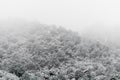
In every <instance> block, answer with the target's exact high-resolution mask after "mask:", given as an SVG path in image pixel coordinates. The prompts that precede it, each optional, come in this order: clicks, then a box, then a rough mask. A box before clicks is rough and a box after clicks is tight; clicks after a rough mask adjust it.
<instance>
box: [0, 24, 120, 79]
mask: <svg viewBox="0 0 120 80" xmlns="http://www.w3.org/2000/svg"><path fill="white" fill-rule="evenodd" d="M15 23H16V22H15ZM4 25H5V24H4ZM7 25H8V26H16V27H17V28H16V29H15V28H14V29H12V28H11V29H9V28H7V29H6V28H4V26H3V25H2V24H0V26H1V29H0V80H120V54H119V53H120V49H119V48H115V47H114V46H108V45H106V44H104V43H102V42H99V41H97V40H90V39H87V38H84V37H82V36H80V35H79V33H77V32H73V31H71V30H67V29H65V28H63V27H57V26H51V25H45V24H39V23H35V22H33V23H19V24H14V25H13V24H7ZM2 27H3V28H2Z"/></svg>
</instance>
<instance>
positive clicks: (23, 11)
mask: <svg viewBox="0 0 120 80" xmlns="http://www.w3.org/2000/svg"><path fill="white" fill-rule="evenodd" d="M0 18H1V20H3V19H11V18H17V19H19V18H22V19H26V20H33V21H34V20H35V21H40V22H41V23H45V24H55V25H61V26H65V27H67V28H70V29H73V30H76V31H81V32H82V31H83V32H84V31H89V30H90V31H91V32H93V34H94V31H95V32H96V33H97V32H99V33H100V34H101V33H105V34H106V35H107V36H110V35H112V36H116V35H117V36H118V35H119V32H120V27H119V26H120V0H0ZM113 33H114V35H113Z"/></svg>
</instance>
